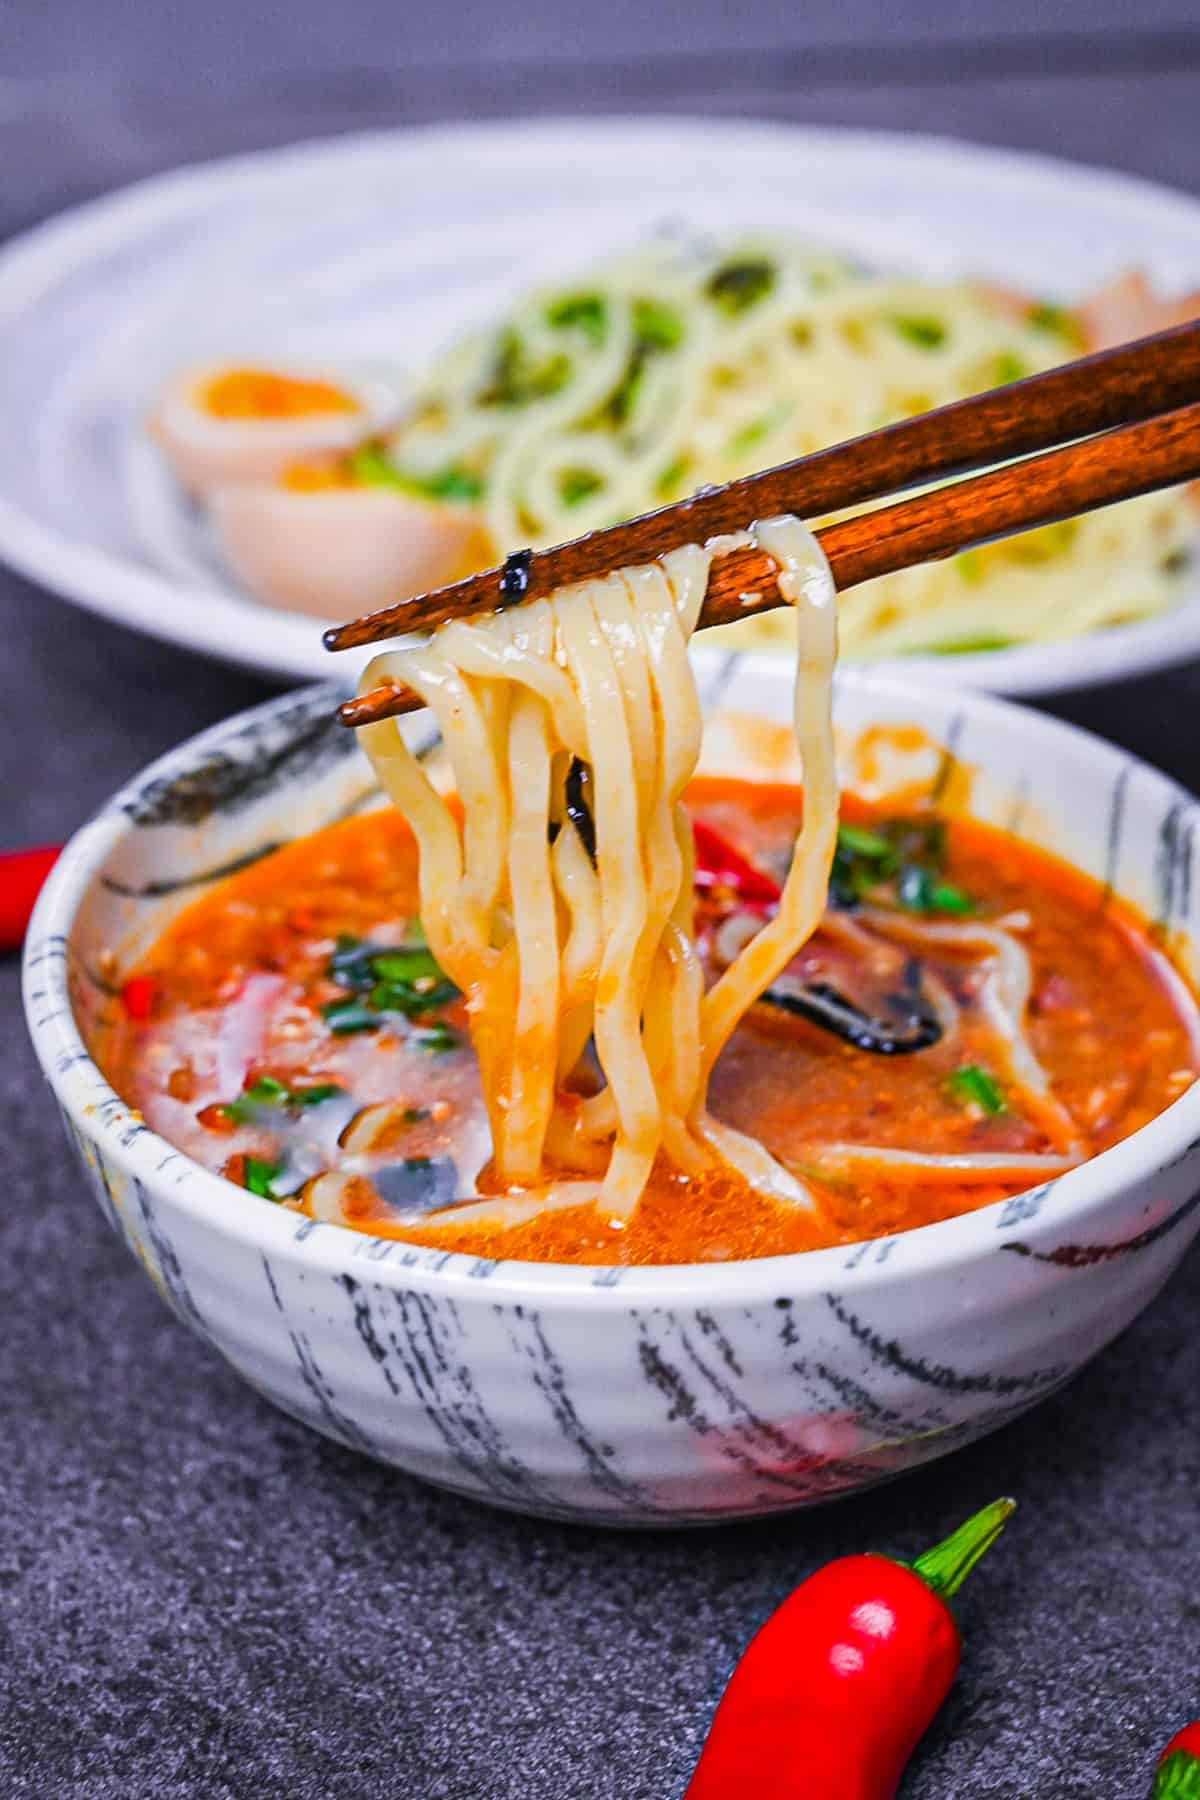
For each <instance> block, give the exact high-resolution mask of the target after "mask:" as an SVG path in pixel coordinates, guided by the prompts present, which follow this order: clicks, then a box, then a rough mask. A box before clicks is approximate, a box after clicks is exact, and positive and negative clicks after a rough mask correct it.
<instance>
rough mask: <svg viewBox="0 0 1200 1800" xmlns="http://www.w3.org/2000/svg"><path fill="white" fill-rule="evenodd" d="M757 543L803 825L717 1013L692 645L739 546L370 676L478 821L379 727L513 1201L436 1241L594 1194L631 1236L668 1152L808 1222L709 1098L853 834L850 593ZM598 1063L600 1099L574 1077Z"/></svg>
mask: <svg viewBox="0 0 1200 1800" xmlns="http://www.w3.org/2000/svg"><path fill="white" fill-rule="evenodd" d="M751 536H752V539H753V541H755V542H756V543H757V544H759V545H760V546H761V548H762V549H764V550H765V551H767V553H768V554H769V555H770V556H771V557H772V558H773V559H774V560H775V562H776V564H777V565H778V569H779V586H780V590H781V592H782V593H783V594H784V595H785V596H786V598H787V599H788V600H789V601H790V602H791V603H792V605H793V606H794V608H795V610H796V614H797V623H798V632H799V656H798V662H797V676H796V698H795V721H796V738H797V744H798V747H799V750H800V754H801V758H802V762H803V766H804V778H805V800H804V821H803V826H802V829H801V832H800V836H799V838H798V840H797V844H796V849H795V853H794V856H793V859H792V864H791V869H790V871H789V874H788V877H787V880H786V883H785V885H784V890H783V894H782V897H781V900H780V903H779V908H778V911H777V913H776V914H775V916H774V917H773V918H772V919H771V920H770V922H769V923H767V924H765V925H764V926H763V927H762V929H761V930H760V931H759V932H758V933H757V934H756V935H755V936H753V937H752V938H751V939H750V940H749V942H747V943H746V944H745V945H744V946H743V947H742V948H741V949H740V950H739V952H738V954H737V955H736V956H735V957H734V958H733V960H732V961H731V962H730V963H729V965H728V967H727V968H726V969H725V970H724V971H723V973H722V975H721V976H720V978H719V980H718V981H717V982H716V984H715V985H714V986H713V987H712V988H711V989H710V991H709V992H708V993H707V994H706V993H705V992H704V984H703V978H702V972H701V968H700V963H699V960H698V957H697V953H696V948H695V944H694V941H693V917H692V914H693V890H692V875H693V848H692V832H691V826H690V824H689V822H688V817H687V814H686V812H685V811H684V809H683V805H682V795H683V791H684V789H685V787H686V786H687V783H688V781H689V780H690V779H691V776H692V774H693V773H694V771H695V768H696V764H697V761H698V759H699V755H700V739H701V716H700V707H699V702H698V699H697V694H696V687H695V681H694V678H693V675H692V671H691V667H690V664H689V661H688V655H687V645H688V640H689V639H690V637H691V635H692V632H693V630H694V629H695V625H696V619H697V616H698V614H699V609H700V604H701V601H702V599H703V595H704V590H705V586H706V582H707V577H708V569H709V564H710V562H711V560H712V557H713V556H714V555H715V554H717V553H719V552H721V551H725V550H728V549H729V548H730V547H731V545H732V540H725V541H722V542H721V543H719V544H712V545H708V546H706V547H704V548H703V549H702V548H699V547H697V546H688V547H685V548H683V549H680V550H677V551H674V552H672V553H671V554H670V555H668V556H666V557H664V558H663V559H662V562H661V563H659V564H654V565H651V566H649V567H646V568H639V569H629V570H625V571H623V572H621V573H618V574H613V575H608V576H605V577H604V578H602V579H599V580H595V581H589V582H584V583H581V584H580V585H579V586H577V587H575V588H570V589H564V590H563V591H561V592H560V593H558V594H556V595H554V596H553V597H552V598H551V599H548V600H542V601H538V602H535V603H534V604H532V605H528V606H521V607H516V608H513V609H512V610H511V611H510V612H507V613H499V614H495V615H492V616H489V617H488V618H486V619H484V620H481V621H479V622H475V623H467V622H464V621H458V622H454V623H451V624H447V625H444V626H442V627H441V628H440V629H439V630H438V631H437V632H436V633H435V634H434V636H433V638H432V639H431V641H430V643H429V645H428V646H427V647H426V648H424V649H421V650H416V651H407V652H403V653H391V654H386V655H383V656H380V657H377V658H376V659H375V661H374V662H373V663H372V664H371V666H370V667H369V668H368V669H367V670H366V672H365V673H364V675H363V684H364V687H370V686H373V685H376V684H378V683H379V682H381V681H383V680H387V679H393V680H400V681H403V682H405V683H407V685H408V686H409V687H411V688H413V689H415V691H416V692H417V693H419V694H420V695H421V698H422V699H423V700H424V701H425V702H426V704H427V705H428V706H429V707H430V708H431V710H432V711H433V713H434V714H435V715H436V718H437V721H438V724H439V726H440V727H441V731H442V735H443V738H444V740H445V743H446V748H447V751H448V754H449V758H450V762H451V766H452V771H453V776H454V785H455V787H456V789H457V792H458V795H459V797H460V800H461V804H462V813H463V823H462V829H461V833H460V830H459V826H458V823H457V820H456V818H455V816H454V814H453V813H452V812H451V810H450V809H449V807H448V805H447V802H446V800H445V799H444V798H443V797H442V795H441V794H440V793H439V792H438V791H437V790H436V789H435V788H434V787H433V785H432V783H431V782H430V780H429V778H428V776H427V775H426V773H425V771H424V769H423V768H422V767H421V765H420V763H419V762H418V761H417V760H416V759H415V758H414V757H413V756H412V755H411V754H410V752H409V750H408V748H407V746H406V744H405V741H404V737H403V735H402V731H401V727H400V725H399V722H398V721H396V720H385V721H384V722H383V723H381V724H378V725H372V726H368V727H367V728H366V729H365V730H364V731H363V733H362V738H363V744H364V747H365V749H366V751H367V754H368V755H369V756H370V758H371V760H372V762H373V764H374V766H375V769H376V771H377V773H378V775H379V778H380V781H381V782H382V784H383V786H384V787H385V788H386V790H387V792H388V793H389V794H390V796H391V798H392V799H393V800H394V801H395V803H396V805H397V806H398V807H399V809H400V811H401V812H402V813H404V815H405V816H406V817H407V818H408V819H409V821H410V823H411V825H412V827H413V830H414V832H415V834H416V838H417V842H418V847H419V852H420V902H421V915H422V918H423V920H424V923H425V929H426V932H427V934H428V939H429V944H430V948H431V949H432V951H433V953H434V955H435V956H436V957H437V960H438V962H439V963H440V964H441V965H442V967H443V968H444V969H445V970H446V972H447V974H448V975H449V976H450V977H451V979H452V980H453V981H455V982H456V983H457V985H458V986H459V987H460V988H461V989H462V990H463V992H464V993H465V994H466V995H467V1004H468V1015H469V1019H470V1025H471V1035H472V1039H473V1041H474V1045H475V1050H476V1054H477V1056H478V1060H479V1067H480V1073H481V1078H482V1083H483V1091H484V1097H485V1101H486V1105H487V1110H488V1116H489V1121H490V1124H491V1132H492V1144H493V1152H494V1176H495V1183H496V1185H497V1186H498V1187H499V1188H500V1189H501V1190H502V1191H501V1192H500V1194H499V1195H497V1196H496V1197H495V1198H481V1199H479V1200H476V1201H472V1202H470V1203H468V1204H467V1205H465V1206H458V1207H454V1208H448V1209H443V1210H442V1211H441V1212H439V1213H430V1214H426V1215H424V1219H423V1223H426V1224H432V1223H439V1224H441V1223H446V1224H450V1223H455V1222H457V1223H461V1224H475V1225H478V1224H481V1223H495V1224H499V1225H505V1224H517V1223H521V1222H524V1221H525V1220H527V1219H529V1218H532V1217H535V1216H536V1215H537V1213H538V1212H539V1211H541V1210H543V1209H545V1208H552V1207H560V1206H569V1205H580V1204H583V1203H586V1202H588V1201H591V1200H595V1201H596V1203H597V1204H598V1206H599V1208H600V1210H601V1212H602V1214H603V1215H604V1216H605V1217H606V1218H607V1219H608V1220H610V1221H611V1222H613V1223H615V1224H617V1225H620V1224H624V1223H626V1222H627V1221H628V1220H629V1219H630V1217H631V1216H632V1214H633V1212H634V1209H635V1208H636V1206H637V1204H638V1201H639V1199H640V1197H641V1194H642V1192H643V1190H644V1188H645V1186H646V1183H647V1181H648V1179H649V1177H650V1173H651V1170H652V1168H653V1167H654V1164H655V1161H656V1159H657V1158H658V1157H659V1156H660V1155H665V1156H666V1157H667V1158H668V1159H669V1160H670V1162H671V1163H672V1164H673V1165H675V1166H676V1167H677V1168H679V1169H681V1170H683V1171H684V1172H686V1173H694V1172H696V1171H698V1170H701V1169H703V1168H705V1167H706V1166H710V1165H713V1164H721V1163H725V1164H728V1165H731V1166H732V1167H733V1168H735V1169H737V1170H738V1171H739V1172H740V1173H741V1174H742V1175H743V1176H744V1178H745V1179H746V1180H748V1181H749V1182H750V1183H751V1184H752V1185H753V1186H755V1187H757V1188H759V1189H760V1190H762V1191H764V1192H767V1193H769V1194H771V1195H773V1196H774V1197H776V1198H777V1199H780V1200H783V1201H785V1202H788V1203H790V1204H792V1205H797V1206H809V1205H811V1200H810V1197H809V1195H808V1193H807V1191H806V1189H805V1188H804V1187H803V1186H802V1185H801V1184H800V1183H799V1182H798V1181H797V1180H796V1179H795V1177H794V1176H792V1175H791V1174H790V1173H789V1172H788V1171H787V1170H785V1169H784V1168H782V1167H781V1165H780V1164H779V1163H777V1162H776V1161H775V1159H774V1158H773V1157H771V1156H770V1154H769V1153H768V1152H767V1151H766V1150H765V1149H764V1148H763V1147H762V1146H761V1145H760V1144H757V1143H755V1142H754V1141H753V1140H751V1139H749V1138H746V1137H744V1136H742V1134H740V1133H738V1132H735V1131H733V1130H731V1129H730V1128H729V1127H727V1126H723V1125H720V1124H718V1122H717V1121H716V1120H714V1119H712V1118H711V1117H710V1116H709V1114H708V1112H707V1108H706V1103H705V1097H706V1092H707V1086H708V1079H709V1076H710V1073H711V1071H712V1067H713V1064H714V1063H715V1062H716V1059H717V1057H718V1056H719V1055H720V1053H721V1051H722V1049H723V1048H724V1046H725V1045H726V1043H727V1042H728V1041H729V1038H730V1036H731V1035H732V1033H733V1031H734V1030H735V1028H736V1027H737V1025H738V1022H739V1020H740V1019H741V1018H742V1017H743V1015H744V1014H745V1013H746V1011H747V1010H748V1008H749V1007H751V1006H752V1005H753V1004H754V1002H755V1001H756V1000H757V999H758V998H759V996H760V995H761V994H762V993H763V991H764V990H765V989H766V988H767V987H768V986H769V985H770V983H771V982H772V981H773V980H774V979H775V978H776V976H777V975H778V974H779V973H780V971H781V970H783V969H784V968H785V967H786V966H787V964H788V963H789V962H790V961H791V960H792V958H793V957H794V956H795V955H796V954H797V952H798V951H799V950H800V949H801V948H802V947H803V945H804V944H805V943H806V942H807V940H808V938H809V937H810V936H811V934H812V932H813V931H814V930H815V929H816V927H817V925H818V924H819V923H820V919H821V915H822V912H823V910H824V905H825V896H826V891H827V887H828V882H829V872H830V866H831V863H832V860H833V853H834V848H835V844H836V837H837V814H838V784H837V773H836V764H835V758H834V745H833V731H832V722H831V683H832V673H833V664H834V659H835V656H836V649H837V626H836V604H835V594H834V588H833V582H832V579H831V577H830V574H829V568H828V565H827V563H826V562H825V559H824V557H823V555H822V553H821V551H820V548H819V547H818V545H817V543H816V540H815V539H814V538H813V537H812V535H811V533H810V532H808V531H807V530H806V529H805V528H804V526H803V525H801V524H800V523H799V521H798V520H796V519H793V518H781V519H771V520H767V521H765V522H763V523H760V524H759V525H757V526H755V527H754V528H753V532H752V534H751ZM575 762H579V763H582V764H583V765H584V767H585V768H586V770H587V771H588V773H589V777H590V779H589V784H588V785H589V792H590V795H591V805H592V818H593V826H594V838H595V843H594V857H593V856H591V855H589V848H588V846H587V845H585V843H584V842H583V839H582V837H581V835H580V832H579V829H578V827H577V825H576V823H575V821H574V820H573V819H572V817H571V813H570V809H569V805H568V795H567V784H568V781H569V779H570V771H571V768H572V764H573V763H575ZM589 1043H592V1044H594V1046H595V1053H596V1060H597V1061H598V1063H599V1066H600V1072H601V1075H602V1077H603V1084H602V1085H601V1086H600V1088H599V1090H598V1091H596V1092H586V1091H585V1089H586V1087H587V1085H588V1084H586V1083H584V1082H582V1081H580V1080H579V1079H576V1077H577V1075H578V1073H579V1071H580V1065H581V1061H582V1059H583V1058H584V1056H585V1053H586V1050H587V1047H588V1045H589ZM591 1085H594V1084H591ZM581 1175H584V1176H588V1177H592V1178H593V1179H590V1180H582V1181H581V1180H580V1179H578V1177H580V1176H581Z"/></svg>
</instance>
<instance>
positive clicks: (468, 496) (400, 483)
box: [350, 444, 483, 500]
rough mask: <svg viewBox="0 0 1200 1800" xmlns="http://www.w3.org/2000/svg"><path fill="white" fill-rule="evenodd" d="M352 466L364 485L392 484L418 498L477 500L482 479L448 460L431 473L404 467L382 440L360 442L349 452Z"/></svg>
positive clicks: (357, 479)
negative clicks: (399, 464)
mask: <svg viewBox="0 0 1200 1800" xmlns="http://www.w3.org/2000/svg"><path fill="white" fill-rule="evenodd" d="M350 469H351V473H352V474H353V476H354V479H355V480H356V481H359V482H362V484H363V485H364V486H365V487H390V488H395V489H397V491H398V492H400V493H402V494H411V495H412V496H413V497H414V498H415V499H419V500H478V499H480V497H481V496H482V494H483V479H482V477H481V476H479V475H477V474H476V473H475V472H474V470H472V469H465V468H463V467H462V466H461V464H459V463H448V464H447V465H446V467H445V468H444V469H437V470H435V471H434V472H433V473H432V474H429V475H425V474H418V473H417V472H416V471H415V470H411V469H401V468H400V467H398V465H397V464H396V463H394V462H393V461H392V459H391V457H390V456H389V455H388V453H387V451H386V450H385V449H383V447H382V445H380V444H360V445H359V446H358V448H357V449H356V450H352V451H351V453H350Z"/></svg>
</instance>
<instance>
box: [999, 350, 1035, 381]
mask: <svg viewBox="0 0 1200 1800" xmlns="http://www.w3.org/2000/svg"><path fill="white" fill-rule="evenodd" d="M1028 373H1029V364H1028V363H1027V362H1025V361H1024V359H1023V358H1022V357H1020V356H1017V355H1016V354H1015V352H1014V351H1012V350H1001V352H1000V354H999V355H998V356H997V357H996V358H995V359H994V361H993V363H992V384H993V386H995V387H1004V386H1005V385H1006V383H1008V382H1010V381H1024V379H1025V377H1026V376H1027V375H1028Z"/></svg>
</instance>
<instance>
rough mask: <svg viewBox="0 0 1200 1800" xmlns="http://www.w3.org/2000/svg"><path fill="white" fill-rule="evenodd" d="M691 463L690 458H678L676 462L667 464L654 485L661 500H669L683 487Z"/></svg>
mask: <svg viewBox="0 0 1200 1800" xmlns="http://www.w3.org/2000/svg"><path fill="white" fill-rule="evenodd" d="M690 461H691V459H690V457H687V456H677V457H676V458H675V460H674V462H669V463H668V464H667V466H666V468H665V469H664V470H663V471H662V473H661V474H660V475H659V477H658V480H657V481H656V482H655V483H654V491H655V493H656V494H657V495H658V496H659V497H660V499H663V500H669V499H670V498H671V497H672V495H673V494H675V493H676V492H677V491H678V489H679V488H680V487H681V486H682V484H683V478H684V476H685V475H686V474H687V472H688V466H689V464H690Z"/></svg>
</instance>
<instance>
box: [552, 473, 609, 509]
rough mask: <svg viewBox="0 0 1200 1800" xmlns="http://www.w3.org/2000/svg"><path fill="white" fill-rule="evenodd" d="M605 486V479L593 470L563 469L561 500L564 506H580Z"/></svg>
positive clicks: (560, 487)
mask: <svg viewBox="0 0 1200 1800" xmlns="http://www.w3.org/2000/svg"><path fill="white" fill-rule="evenodd" d="M603 486H604V479H603V477H602V476H600V475H597V474H596V473H595V471H594V470H593V469H563V470H562V471H561V473H560V475H559V477H558V494H559V499H560V500H561V501H562V503H563V505H564V506H578V505H579V503H580V501H581V500H586V499H587V498H588V496H589V494H595V493H597V492H598V491H599V490H600V489H601V488H602V487H603Z"/></svg>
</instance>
